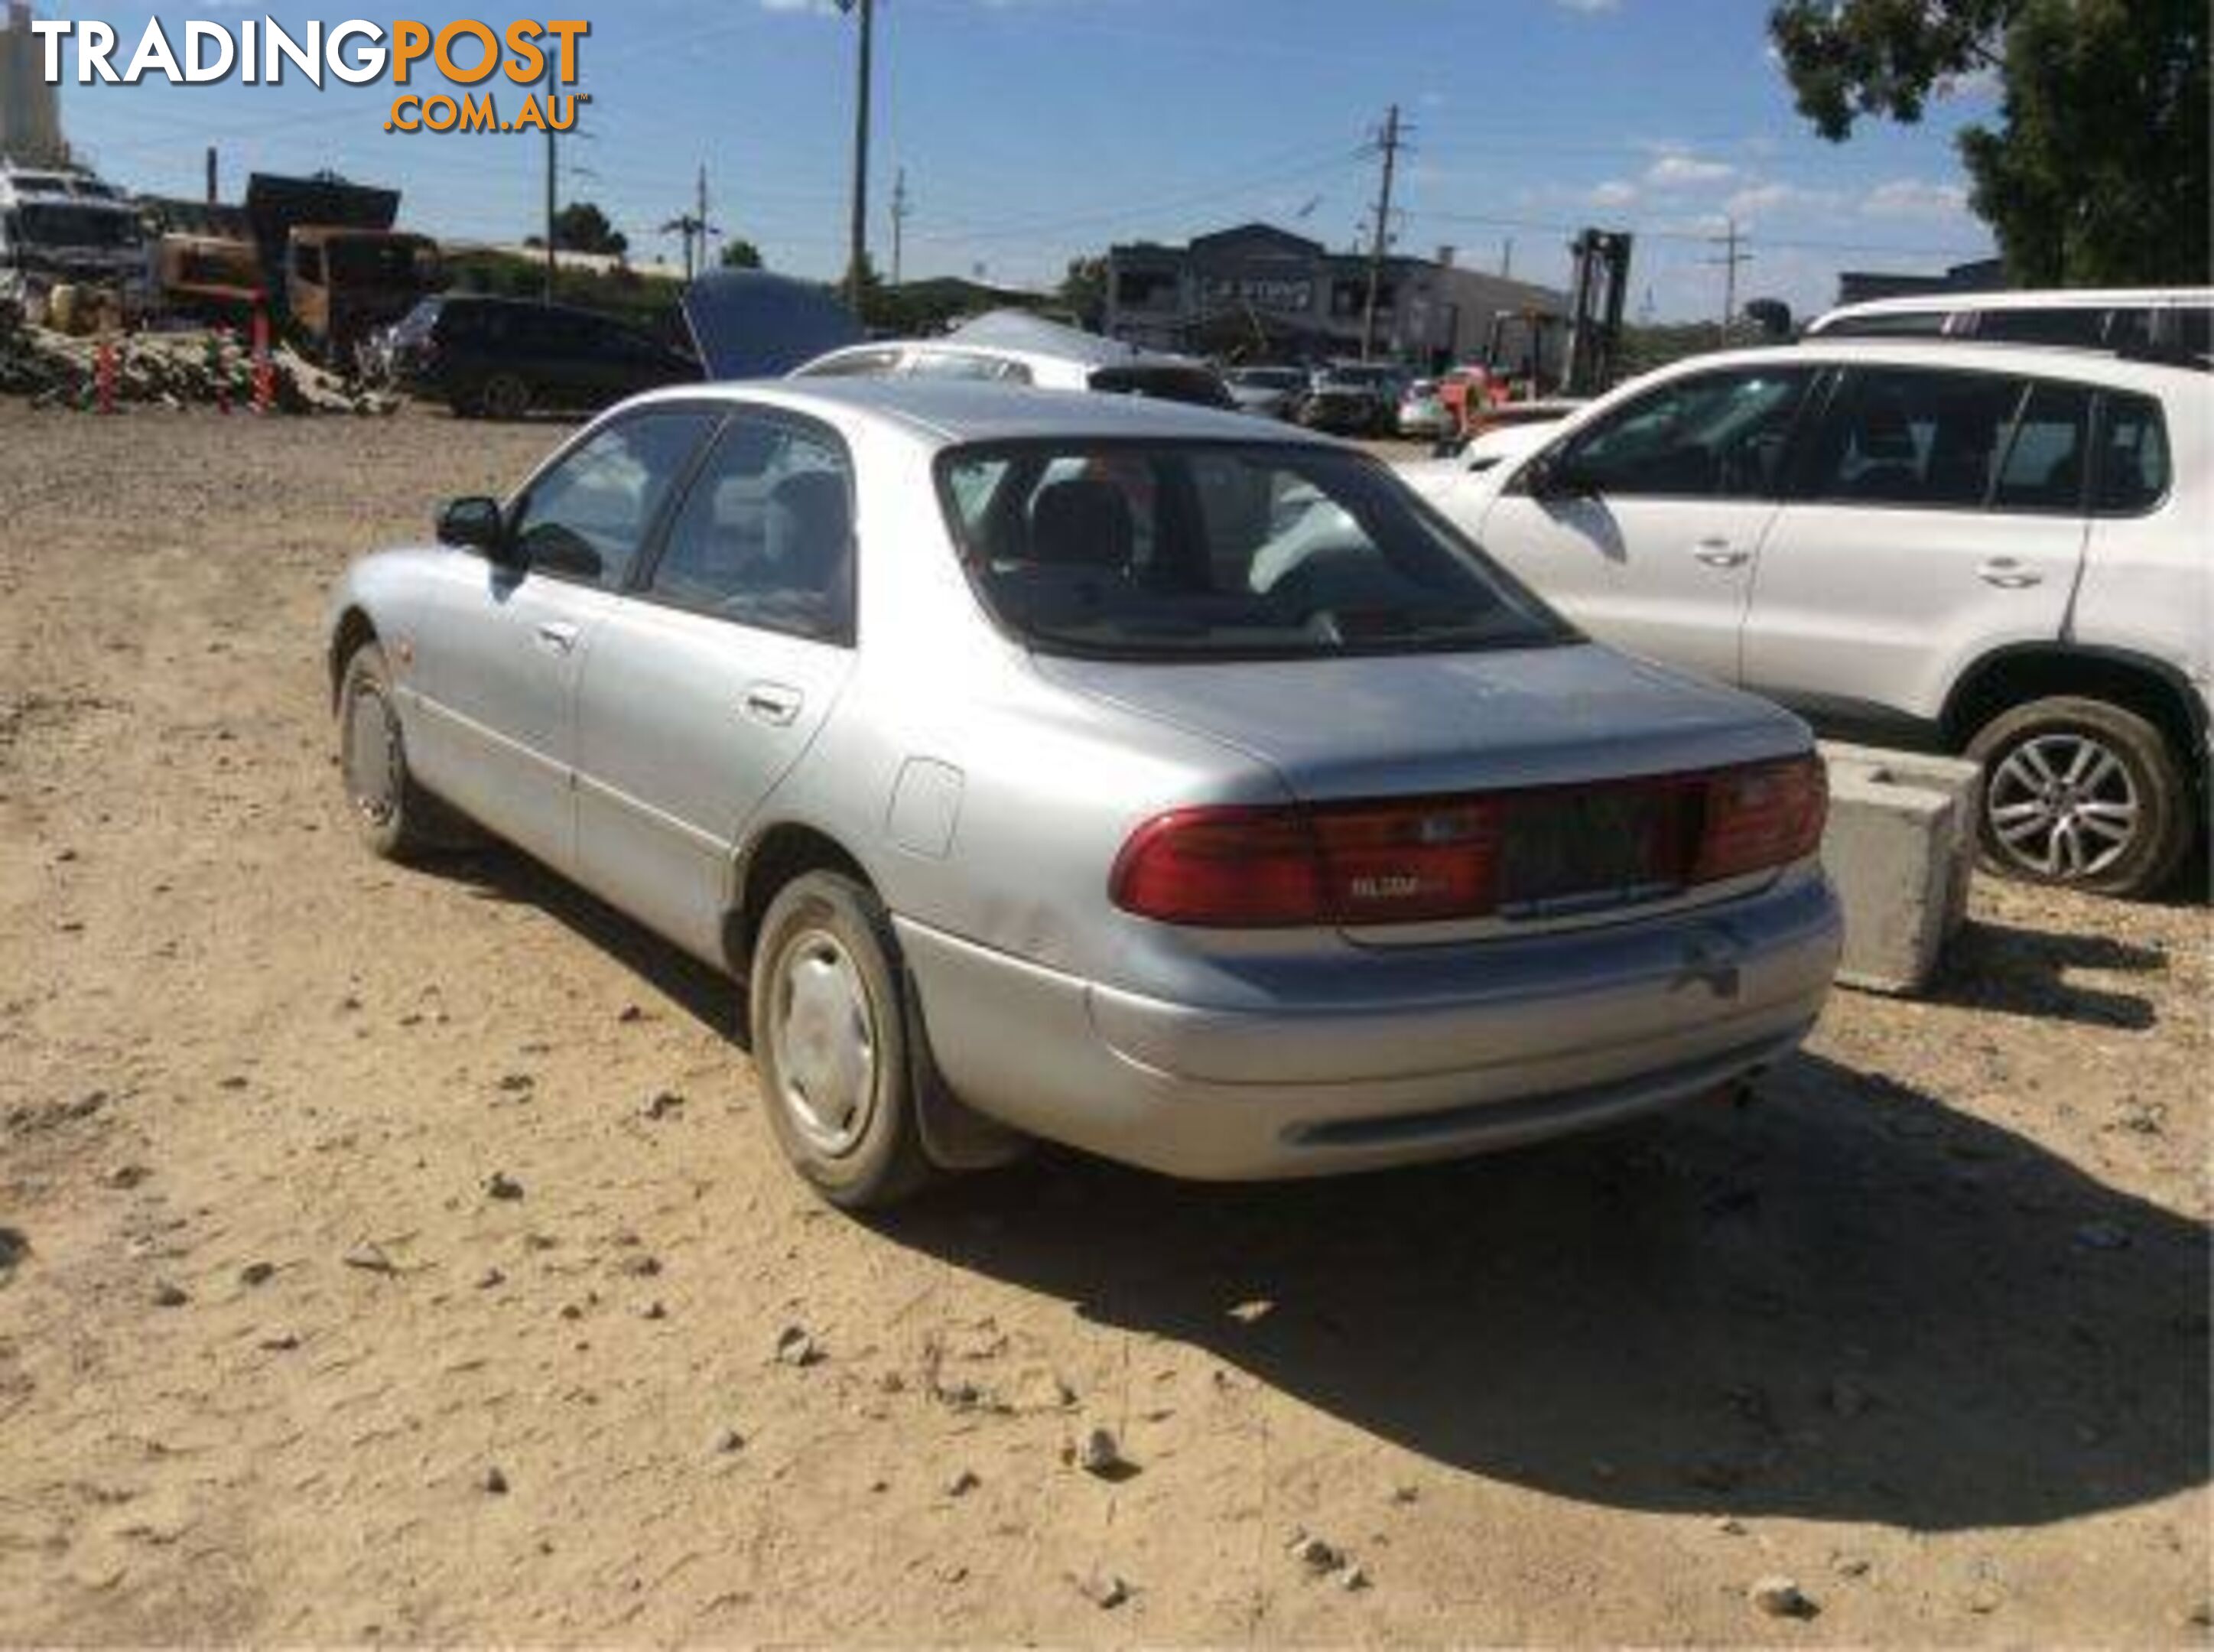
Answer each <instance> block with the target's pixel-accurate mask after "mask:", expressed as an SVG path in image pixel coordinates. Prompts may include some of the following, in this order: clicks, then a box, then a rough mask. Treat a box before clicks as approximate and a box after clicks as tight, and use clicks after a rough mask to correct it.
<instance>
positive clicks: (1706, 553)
mask: <svg viewBox="0 0 2214 1652" xmlns="http://www.w3.org/2000/svg"><path fill="white" fill-rule="evenodd" d="M1691 554H1692V555H1693V556H1696V557H1697V558H1698V559H1699V560H1700V561H1702V562H1703V563H1705V564H1706V565H1707V566H1709V567H1710V568H1741V567H1743V566H1745V565H1746V563H1748V562H1750V561H1752V552H1751V551H1741V550H1740V549H1738V548H1737V547H1736V546H1734V545H1733V544H1731V543H1730V542H1729V541H1728V540H1726V539H1703V540H1701V541H1699V542H1698V543H1697V544H1696V545H1694V546H1693V547H1691Z"/></svg>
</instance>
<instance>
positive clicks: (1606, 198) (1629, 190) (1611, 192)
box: [1584, 178, 1637, 206]
mask: <svg viewBox="0 0 2214 1652" xmlns="http://www.w3.org/2000/svg"><path fill="white" fill-rule="evenodd" d="M1584 199H1586V200H1587V201H1589V202H1590V203H1591V204H1592V205H1593V206H1628V205H1630V203H1631V202H1633V201H1635V200H1636V199H1637V186H1636V184H1633V183H1630V182H1629V181H1627V180H1624V179H1621V178H1609V179H1608V180H1606V181H1605V183H1603V184H1599V185H1597V186H1595V187H1593V190H1592V192H1591V193H1590V194H1588V195H1587V196H1586V197H1585V198H1584Z"/></svg>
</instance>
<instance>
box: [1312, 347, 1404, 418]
mask: <svg viewBox="0 0 2214 1652" xmlns="http://www.w3.org/2000/svg"><path fill="white" fill-rule="evenodd" d="M1405 382H1406V374H1405V373H1404V371H1403V370H1401V369H1400V368H1398V367H1396V366H1393V365H1392V364H1390V363H1388V362H1364V361H1338V362H1332V363H1330V365H1329V366H1327V367H1323V368H1319V369H1318V370H1316V372H1315V374H1314V376H1313V378H1312V381H1311V382H1309V384H1308V387H1307V397H1306V401H1304V402H1302V403H1301V404H1300V423H1301V424H1303V425H1306V426H1307V427H1308V428H1309V429H1311V430H1318V431H1336V432H1338V433H1339V434H1341V435H1348V436H1388V435H1390V434H1391V429H1392V425H1393V422H1394V420H1395V419H1397V418H1398V411H1399V395H1400V390H1401V389H1402V387H1403V386H1404V383H1405Z"/></svg>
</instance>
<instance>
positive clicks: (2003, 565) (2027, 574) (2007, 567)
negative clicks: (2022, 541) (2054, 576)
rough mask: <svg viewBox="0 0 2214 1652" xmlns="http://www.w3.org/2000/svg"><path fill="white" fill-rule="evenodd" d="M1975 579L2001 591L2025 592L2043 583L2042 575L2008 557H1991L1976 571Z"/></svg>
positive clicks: (2043, 577)
mask: <svg viewBox="0 0 2214 1652" xmlns="http://www.w3.org/2000/svg"><path fill="white" fill-rule="evenodd" d="M1976 578H1979V579H1980V580H1982V581H1983V582H1984V583H1985V584H1987V585H1997V587H1998V588H1999V589H2000V590H2028V589H2029V588H2030V587H2031V586H2032V585H2041V584H2044V583H2045V576H2044V575H2043V574H2041V573H2040V572H2038V571H2037V570H2036V569H2034V568H2025V567H2024V566H2022V565H2021V563H2020V562H2018V561H2016V560H2015V559H2014V558H2013V557H2010V556H1995V557H1993V558H1992V559H1991V560H1990V561H1988V562H1986V563H1985V564H1984V565H1983V566H1981V567H1979V568H1978V569H1977V570H1976Z"/></svg>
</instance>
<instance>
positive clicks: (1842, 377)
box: [1407, 337, 2214, 896]
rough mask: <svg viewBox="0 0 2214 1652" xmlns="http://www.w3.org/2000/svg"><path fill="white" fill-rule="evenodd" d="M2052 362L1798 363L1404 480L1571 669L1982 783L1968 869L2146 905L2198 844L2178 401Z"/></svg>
mask: <svg viewBox="0 0 2214 1652" xmlns="http://www.w3.org/2000/svg"><path fill="white" fill-rule="evenodd" d="M2208 389H2209V385H2208V380H2207V377H2206V375H2205V373H2204V372H2203V371H2201V370H2196V369H2191V368H2184V367H2178V366H2172V365H2161V364H2150V363H2144V362H2135V361H2127V360H2122V359H2119V358H2114V357H2113V356H2109V355H2100V354H2095V353H2092V352H2083V351H2073V350H2051V349H2027V348H2021V347H2009V346H1997V345H1994V346H1985V347H1979V348H1977V349H1974V350H1965V349H1962V348H1960V347H1959V346H1954V345H1950V344H1944V343H1938V344H1915V343H1891V344H1885V343H1880V342H1877V341H1874V340H1837V339H1832V338H1826V337H1825V338H1817V339H1814V340H1808V341H1807V342H1805V343H1803V344H1801V345H1799V346H1793V347H1789V348H1783V349H1769V350H1759V351H1752V352H1733V353H1729V354H1724V355H1715V356H1706V357H1701V358H1695V359H1693V360H1691V361H1687V362H1684V363H1680V364H1677V365H1676V366H1673V367H1671V368H1667V369H1665V370H1662V371H1661V372H1658V373H1655V374H1652V375H1650V376H1647V377H1645V378H1642V379H1640V380H1637V381H1636V382H1633V383H1630V384H1627V385H1624V386H1623V387H1622V388H1620V389H1618V390H1616V391H1614V392H1613V393H1612V395H1608V396H1606V397H1605V398H1604V399H1602V400H1600V401H1597V402H1595V403H1593V405H1592V406H1591V407H1587V408H1586V409H1585V410H1583V411H1582V412H1581V413H1576V414H1575V415H1572V416H1571V417H1570V418H1569V419H1567V420H1565V421H1564V422H1563V425H1561V427H1560V428H1559V431H1558V432H1557V435H1556V436H1555V437H1554V439H1553V440H1551V441H1550V442H1549V443H1547V444H1544V447H1543V449H1542V450H1540V451H1538V453H1536V454H1535V455H1533V456H1529V457H1526V458H1524V459H1522V460H1520V462H1514V463H1508V464H1501V465H1497V466H1495V468H1490V469H1489V470H1486V471H1483V472H1471V471H1468V470H1465V469H1462V470H1456V469H1455V468H1453V466H1451V465H1432V466H1429V467H1418V468H1410V470H1409V472H1408V473H1407V474H1408V475H1409V480H1412V481H1414V482H1415V483H1416V485H1417V486H1420V487H1421V488H1422V490H1423V491H1424V492H1425V493H1428V496H1429V497H1430V498H1431V499H1432V500H1433V501H1434V503H1436V504H1437V505H1439V506H1440V509H1442V510H1443V511H1446V514H1447V515H1449V516H1450V517H1453V520H1454V521H1455V522H1456V523H1459V525H1460V526H1461V527H1462V528H1463V529H1465V531H1467V532H1468V533H1469V534H1471V535H1472V536H1474V537H1475V538H1477V540H1478V541H1480V542H1481V543H1483V546H1484V547H1485V548H1486V549H1487V550H1488V551H1489V552H1490V553H1491V554H1493V555H1495V556H1496V557H1497V558H1499V559H1500V560H1501V561H1502V562H1504V563H1505V564H1506V565H1507V566H1508V567H1510V568H1512V569H1513V570H1514V571H1515V572H1517V573H1518V574H1520V576H1521V577H1522V578H1525V579H1526V580H1528V581H1529V582H1530V584H1532V585H1533V586H1534V587H1536V588H1537V589H1538V590H1539V591H1540V592H1542V593H1543V594H1544V596H1545V597H1548V598H1549V599H1550V601H1552V602H1554V603H1557V604H1558V605H1559V606H1560V607H1561V609H1563V611H1564V612H1566V613H1567V614H1568V615H1569V616H1570V617H1571V618H1572V619H1575V621H1578V622H1579V623H1580V624H1582V625H1585V626H1587V627H1589V628H1590V629H1591V630H1592V632H1593V633H1594V634H1595V635H1598V636H1599V637H1601V638H1602V639H1606V640H1609V641H1612V642H1614V643H1616V644H1617V645H1618V646H1622V647H1624V648H1627V649H1629V650H1631V651H1632V652H1636V653H1639V654H1642V655H1645V656H1647V657H1648V658H1654V659H1658V660H1663V661H1666V662H1667V663H1669V664H1673V665H1677V666H1679V667H1682V668H1684V669H1686V670H1695V671H1698V672H1700V673H1703V675H1705V676H1709V677H1711V678H1713V679H1715V680H1716V681H1718V682H1728V683H1734V684H1738V685H1740V686H1742V687H1745V688H1751V689H1753V690H1755V691H1757V692H1758V693H1761V694H1768V695H1771V696H1772V697H1774V698H1776V699H1777V700H1779V701H1783V703H1785V704H1787V705H1789V706H1790V707H1794V708H1795V709H1796V710H1798V711H1800V712H1801V713H1804V714H1805V715H1807V717H1808V718H1810V719H1813V721H1815V722H1816V723H1817V724H1818V725H1823V726H1826V727H1828V728H1831V729H1833V730H1835V731H1838V732H1840V733H1844V734H1850V735H1855V736H1858V737H1865V738H1870V739H1874V740H1875V741H1877V742H1879V743H1889V744H1901V745H1915V746H1935V747H1939V748H1942V749H1944V750H1951V751H1958V752H1965V753H1966V754H1967V755H1968V756H1972V757H1974V758H1975V759H1977V760H1978V761H1979V762H1981V763H1982V764H1983V765H1984V768H1985V781H1986V784H1985V797H1984V817H1983V822H1982V831H1983V841H1984V847H1985V856H1986V859H1987V860H1988V862H1989V863H1990V864H1991V866H1994V867H1996V868H1997V869H1999V870H2001V871H2003V872H2008V873H2009V874H2012V875H2014V876H2017V877H2023V878H2034V879H2040V880H2042V881H2046V882H2051V883H2060V884H2073V885H2076V886H2078V887H2081V888H2083V889H2087V890H2096V891H2101V892H2105V893H2111V894H2117V895H2126V896H2144V895H2150V894H2151V893H2154V892H2155V891H2156V890H2160V889H2161V888H2162V887H2163V886H2164V885H2165V884H2167V882H2168V879H2169V878H2170V877H2171V875H2172V874H2173V873H2174V872H2175V870H2176V868H2177V867H2178V866H2179V865H2180V863H2181V861H2182V860H2183V859H2184V858H2185V856H2186V854H2189V852H2190V851H2191V849H2192V847H2193V845H2194V844H2195V843H2197V842H2198V841H2199V836H2200V825H2201V823H2202V822H2203V821H2204V819H2205V806H2206V783H2207V756H2208V725H2209V717H2208V682H2209V673H2210V670H2214V660H2210V658H2209V648H2210V645H2209V641H2208V630H2209V624H2208V615H2209V612H2210V606H2209V604H2210V599H2214V590H2210V579H2214V573H2211V572H2210V568H2209V561H2208V554H2207V545H2208V537H2207V535H2208V526H2207V524H2208V523H2209V521H2210V520H2214V516H2211V515H2210V512H2214V497H2210V493H2209V484H2210V479H2209V477H2208V474H2207V466H2208V458H2209V453H2210V444H2214V428H2210V422H2209V413H2210V401H2211V400H2214V399H2210V397H2209V395H2208Z"/></svg>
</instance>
